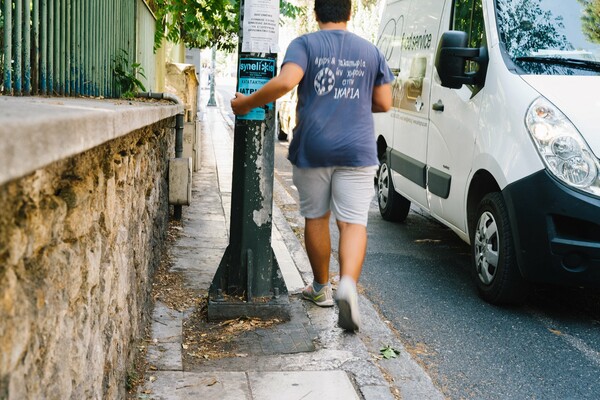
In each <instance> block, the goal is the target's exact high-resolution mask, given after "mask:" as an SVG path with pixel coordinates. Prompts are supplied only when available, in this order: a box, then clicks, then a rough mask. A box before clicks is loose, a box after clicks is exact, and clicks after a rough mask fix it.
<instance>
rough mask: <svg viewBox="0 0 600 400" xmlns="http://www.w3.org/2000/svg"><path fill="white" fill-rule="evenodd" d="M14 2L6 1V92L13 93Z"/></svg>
mask: <svg viewBox="0 0 600 400" xmlns="http://www.w3.org/2000/svg"><path fill="white" fill-rule="evenodd" d="M11 60H12V0H4V92H5V93H8V94H10V93H11V92H12V65H11Z"/></svg>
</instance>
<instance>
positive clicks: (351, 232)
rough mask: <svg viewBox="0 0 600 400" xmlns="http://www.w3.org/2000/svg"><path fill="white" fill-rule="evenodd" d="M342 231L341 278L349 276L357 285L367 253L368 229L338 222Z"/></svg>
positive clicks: (340, 252) (340, 244)
mask: <svg viewBox="0 0 600 400" xmlns="http://www.w3.org/2000/svg"><path fill="white" fill-rule="evenodd" d="M337 226H338V228H339V230H340V243H339V259H340V277H343V276H349V277H350V278H352V280H353V281H354V282H355V283H356V282H358V278H359V277H360V273H361V271H362V266H363V262H364V260H365V255H366V252H367V227H366V226H364V225H360V224H351V223H348V222H342V221H337Z"/></svg>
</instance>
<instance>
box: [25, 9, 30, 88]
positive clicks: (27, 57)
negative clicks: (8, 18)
mask: <svg viewBox="0 0 600 400" xmlns="http://www.w3.org/2000/svg"><path fill="white" fill-rule="evenodd" d="M30 21H31V2H30V1H29V0H23V93H24V94H25V95H30V94H31V25H30Z"/></svg>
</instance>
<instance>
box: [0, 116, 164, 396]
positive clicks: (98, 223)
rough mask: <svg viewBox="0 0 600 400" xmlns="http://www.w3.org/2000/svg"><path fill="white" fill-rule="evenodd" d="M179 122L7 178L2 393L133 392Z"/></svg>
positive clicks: (2, 212) (1, 215)
mask: <svg viewBox="0 0 600 400" xmlns="http://www.w3.org/2000/svg"><path fill="white" fill-rule="evenodd" d="M173 126H174V118H169V119H167V120H163V121H162V122H159V123H157V124H155V125H153V126H151V127H147V128H144V129H140V130H137V131H134V132H132V133H131V134H128V135H126V136H123V137H121V138H118V139H115V140H112V141H110V142H108V143H105V144H103V145H101V146H98V147H95V148H93V149H92V150H89V151H86V152H85V153H82V154H80V155H77V156H75V157H72V158H70V159H66V160H62V161H59V162H55V163H53V164H51V165H50V166H48V167H46V168H43V169H40V170H37V171H36V172H34V173H32V174H30V175H28V176H26V177H24V178H21V179H18V180H16V181H11V182H9V183H7V184H5V185H2V186H0V399H11V400H12V399H33V398H36V399H42V398H45V399H69V398H71V399H122V398H125V394H126V390H125V382H126V378H127V373H128V371H130V370H131V369H132V364H133V358H134V356H135V351H136V346H135V345H134V344H135V341H136V339H139V338H140V337H142V333H143V328H144V326H145V324H146V322H147V320H148V319H149V311H150V310H149V307H150V305H151V299H150V297H149V295H150V289H151V276H152V272H153V269H154V268H155V266H157V265H158V262H159V260H160V253H161V252H162V250H163V243H164V239H165V237H166V228H167V222H168V215H169V206H168V203H167V199H168V196H167V181H168V180H167V164H168V159H169V158H170V157H172V156H173V147H174V130H173V128H172V127H173ZM73 137H74V138H76V137H77V132H73Z"/></svg>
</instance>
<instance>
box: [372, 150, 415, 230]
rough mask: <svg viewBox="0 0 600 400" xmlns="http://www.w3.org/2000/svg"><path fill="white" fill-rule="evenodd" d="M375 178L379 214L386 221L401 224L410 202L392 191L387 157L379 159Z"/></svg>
mask: <svg viewBox="0 0 600 400" xmlns="http://www.w3.org/2000/svg"><path fill="white" fill-rule="evenodd" d="M380 162H381V165H380V166H379V173H378V176H377V203H378V204H379V212H380V213H381V216H382V217H383V219H385V220H386V221H393V222H402V221H404V220H405V219H406V216H407V215H408V211H409V210H410V201H409V200H408V199H406V198H405V197H403V196H401V195H400V194H399V193H398V192H396V190H395V189H394V182H392V174H391V171H390V168H389V166H388V163H387V155H386V154H385V153H384V155H383V156H382V157H381V160H380Z"/></svg>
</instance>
